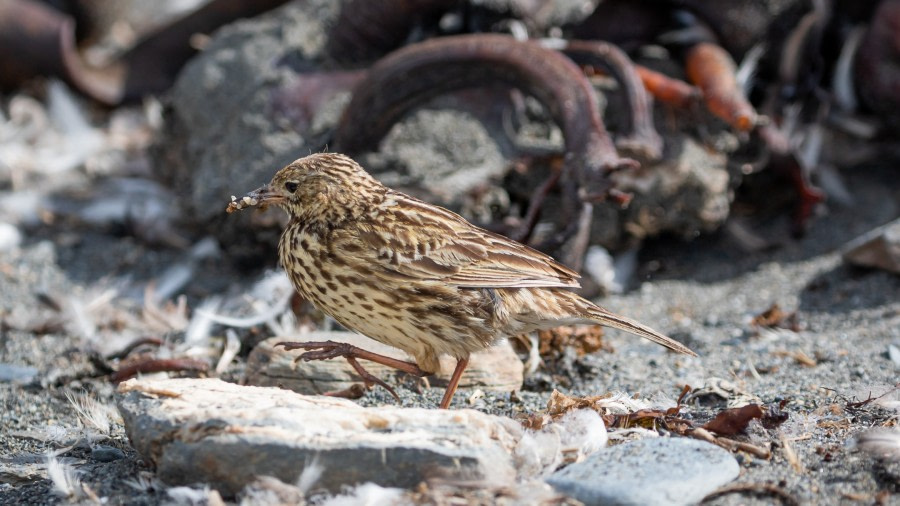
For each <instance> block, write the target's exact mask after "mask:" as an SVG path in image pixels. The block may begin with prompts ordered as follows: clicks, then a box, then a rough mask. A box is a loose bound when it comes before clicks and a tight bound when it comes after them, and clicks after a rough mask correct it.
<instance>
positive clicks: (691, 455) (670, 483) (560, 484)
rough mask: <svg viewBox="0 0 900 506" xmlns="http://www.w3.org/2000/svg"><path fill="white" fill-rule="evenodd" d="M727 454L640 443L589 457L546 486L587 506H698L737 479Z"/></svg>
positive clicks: (692, 443)
mask: <svg viewBox="0 0 900 506" xmlns="http://www.w3.org/2000/svg"><path fill="white" fill-rule="evenodd" d="M738 474H740V466H739V465H738V463H737V461H736V460H735V459H734V457H732V456H731V454H730V453H728V451H726V450H724V449H722V448H719V447H718V446H715V445H712V444H709V443H704V442H702V441H697V440H695V439H686V438H655V439H642V440H640V441H634V442H631V443H625V444H621V445H618V446H614V447H612V448H607V449H606V450H603V451H599V452H597V453H594V454H592V455H591V456H589V457H588V458H587V459H585V460H584V461H582V462H579V463H577V464H572V465H571V466H569V467H566V468H564V469H562V470H560V471H558V472H556V473H554V474H552V475H551V476H550V477H549V478H548V479H547V482H548V483H549V484H550V485H552V486H553V487H554V488H555V489H556V490H558V491H559V492H562V493H563V494H566V495H569V496H571V497H574V498H575V499H578V500H579V501H581V502H583V503H584V504H586V505H591V504H620V505H646V504H667V505H682V504H696V503H698V502H699V501H700V500H701V499H703V498H704V497H706V495H708V494H709V493H710V492H712V491H714V490H716V489H717V488H719V487H721V486H722V485H725V484H726V483H728V482H730V481H731V480H733V479H735V478H737V476H738Z"/></svg>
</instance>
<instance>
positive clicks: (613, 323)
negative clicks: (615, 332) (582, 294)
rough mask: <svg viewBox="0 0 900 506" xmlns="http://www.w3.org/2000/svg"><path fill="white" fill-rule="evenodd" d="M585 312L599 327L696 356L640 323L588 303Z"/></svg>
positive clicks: (674, 341)
mask: <svg viewBox="0 0 900 506" xmlns="http://www.w3.org/2000/svg"><path fill="white" fill-rule="evenodd" d="M582 300H584V299H582ZM585 302H587V301H585ZM585 310H586V312H587V313H588V315H590V319H591V320H592V321H594V322H596V323H598V324H600V325H606V326H607V327H615V328H617V329H621V330H624V331H625V332H630V333H632V334H634V335H638V336H641V337H643V338H645V339H649V340H651V341H653V342H654V343H657V344H661V345H663V346H665V347H666V348H668V349H670V350H672V351H676V352H678V353H684V354H685V355H691V356H693V357H696V356H697V354H696V353H694V352H693V351H691V349H690V348H688V347H687V346H685V345H683V344H681V343H679V342H678V341H676V340H674V339H672V338H671V337H668V336H665V335H663V334H660V333H659V332H657V331H655V330H653V329H651V328H650V327H648V326H646V325H644V324H642V323H638V322H636V321H634V320H632V319H631V318H626V317H624V316H619V315H617V314H615V313H611V312H609V311H607V310H606V309H603V308H602V307H600V306H597V305H596V304H593V303H590V302H588V307H586V308H585Z"/></svg>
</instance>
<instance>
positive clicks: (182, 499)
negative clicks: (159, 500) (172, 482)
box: [166, 485, 225, 506]
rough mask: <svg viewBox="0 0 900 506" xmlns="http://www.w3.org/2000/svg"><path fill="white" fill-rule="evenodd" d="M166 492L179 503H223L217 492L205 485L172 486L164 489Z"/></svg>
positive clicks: (201, 505) (197, 505)
mask: <svg viewBox="0 0 900 506" xmlns="http://www.w3.org/2000/svg"><path fill="white" fill-rule="evenodd" d="M166 494H167V495H168V496H169V497H170V498H171V499H172V500H173V501H174V502H175V503H176V504H179V505H190V506H213V505H218V504H225V503H224V501H222V498H221V497H220V496H219V493H218V492H216V491H215V490H213V489H212V488H210V486H209V485H205V486H204V487H203V488H191V487H172V488H169V489H166Z"/></svg>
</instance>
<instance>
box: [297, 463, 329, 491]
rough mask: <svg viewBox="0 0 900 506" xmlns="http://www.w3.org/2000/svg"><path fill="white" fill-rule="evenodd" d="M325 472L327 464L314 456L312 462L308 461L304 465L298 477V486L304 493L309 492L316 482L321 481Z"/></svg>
mask: <svg viewBox="0 0 900 506" xmlns="http://www.w3.org/2000/svg"><path fill="white" fill-rule="evenodd" d="M324 472H325V466H323V465H322V464H320V463H319V459H318V458H317V457H315V458H313V459H312V461H311V462H308V463H307V464H306V466H304V467H303V471H301V472H300V476H298V477H297V488H299V489H300V490H301V491H303V493H304V494H307V493H309V492H310V491H311V490H312V488H313V487H314V486H315V484H316V483H318V482H319V479H320V478H321V477H322V474H323V473H324Z"/></svg>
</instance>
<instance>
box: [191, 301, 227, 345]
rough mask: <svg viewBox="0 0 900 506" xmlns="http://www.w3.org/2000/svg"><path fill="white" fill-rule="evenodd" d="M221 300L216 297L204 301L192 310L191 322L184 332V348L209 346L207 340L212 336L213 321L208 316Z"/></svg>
mask: <svg viewBox="0 0 900 506" xmlns="http://www.w3.org/2000/svg"><path fill="white" fill-rule="evenodd" d="M221 303H222V300H221V299H220V298H218V297H209V298H207V299H205V300H204V301H203V302H201V303H200V305H199V306H198V307H197V308H196V309H195V310H194V314H193V315H192V316H191V321H190V323H189V324H188V327H187V329H185V331H184V345H185V346H186V347H195V346H201V347H202V346H206V347H208V346H209V338H210V336H211V335H212V326H213V323H215V322H214V321H213V319H212V318H210V317H209V316H208V315H209V314H210V313H212V312H213V311H215V310H216V309H217V308H218V307H219V305H220V304H221Z"/></svg>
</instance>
